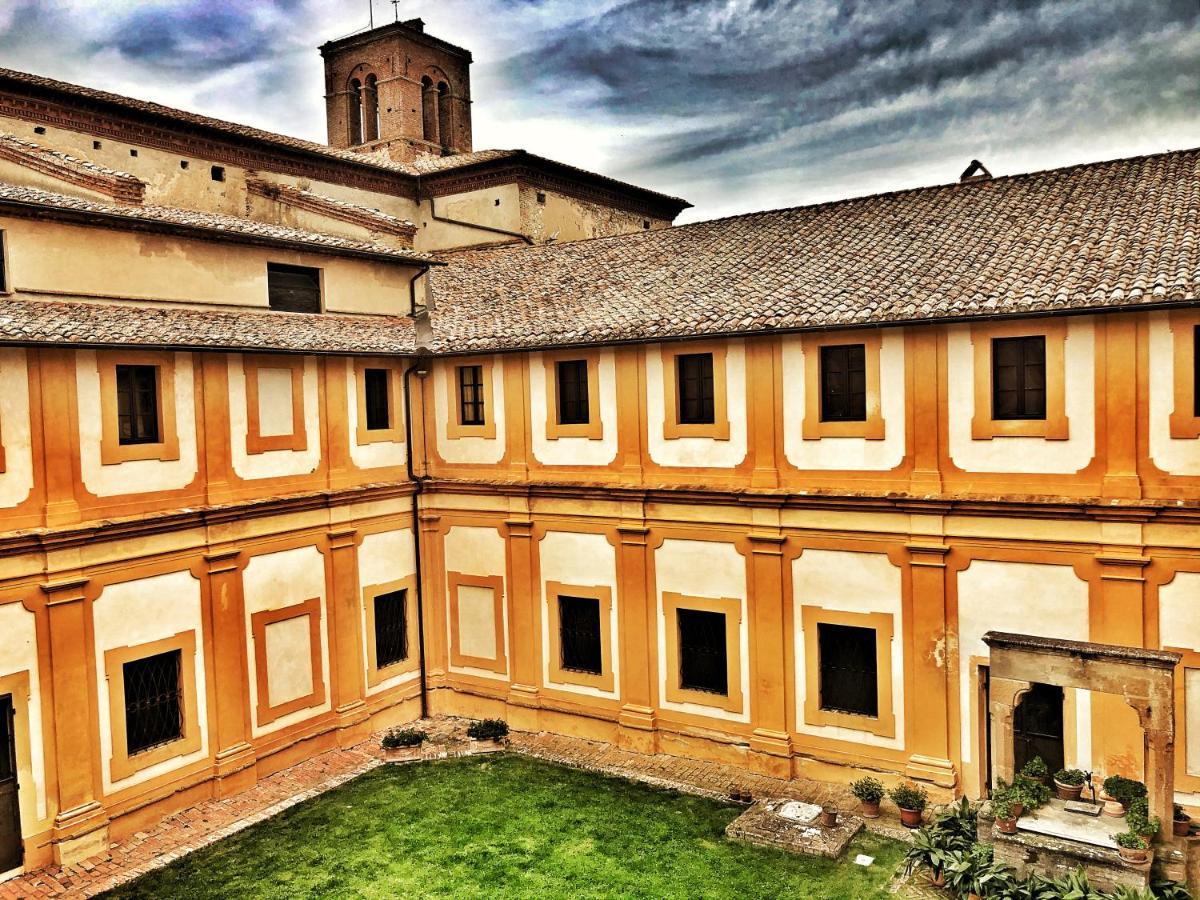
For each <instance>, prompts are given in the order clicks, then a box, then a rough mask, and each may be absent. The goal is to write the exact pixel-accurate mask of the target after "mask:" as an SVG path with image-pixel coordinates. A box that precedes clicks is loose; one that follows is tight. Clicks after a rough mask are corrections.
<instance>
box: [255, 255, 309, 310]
mask: <svg viewBox="0 0 1200 900" xmlns="http://www.w3.org/2000/svg"><path fill="white" fill-rule="evenodd" d="M267 302H268V303H269V304H270V305H271V309H278V310H282V311H284V312H303V313H319V312H320V311H321V270H320V269H311V268H309V267H308V266H285V265H283V264H282V263H267Z"/></svg>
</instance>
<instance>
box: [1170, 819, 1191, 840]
mask: <svg viewBox="0 0 1200 900" xmlns="http://www.w3.org/2000/svg"><path fill="white" fill-rule="evenodd" d="M1191 830H1192V820H1191V819H1176V820H1175V821H1174V822H1172V823H1171V831H1172V832H1173V833H1174V835H1175V837H1187V836H1188V833H1189V832H1190V831H1191Z"/></svg>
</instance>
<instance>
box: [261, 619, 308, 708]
mask: <svg viewBox="0 0 1200 900" xmlns="http://www.w3.org/2000/svg"><path fill="white" fill-rule="evenodd" d="M310 634H311V629H310V627H309V622H308V617H307V616H297V617H296V618H294V619H284V620H283V621H282V622H272V623H271V624H270V625H268V626H267V627H266V628H264V629H263V641H264V642H265V643H266V645H267V647H266V658H267V702H268V703H270V704H271V705H272V706H279V705H280V704H283V703H288V702H290V701H292V700H295V699H296V698H298V697H307V696H308V695H309V694H311V693H312V689H313V674H314V673H313V670H312V644H311V641H310Z"/></svg>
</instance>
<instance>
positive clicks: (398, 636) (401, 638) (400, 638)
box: [375, 590, 408, 669]
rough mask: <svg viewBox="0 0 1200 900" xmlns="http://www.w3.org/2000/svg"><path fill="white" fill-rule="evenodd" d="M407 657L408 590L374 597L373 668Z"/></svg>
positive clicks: (383, 666) (382, 666)
mask: <svg viewBox="0 0 1200 900" xmlns="http://www.w3.org/2000/svg"><path fill="white" fill-rule="evenodd" d="M405 659H408V591H407V590H399V591H391V592H389V593H386V594H378V595H377V596H376V597H375V668H377V669H382V668H385V667H386V666H390V665H392V664H393V663H398V662H401V661H402V660H405Z"/></svg>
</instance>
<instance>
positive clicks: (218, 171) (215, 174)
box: [209, 166, 225, 181]
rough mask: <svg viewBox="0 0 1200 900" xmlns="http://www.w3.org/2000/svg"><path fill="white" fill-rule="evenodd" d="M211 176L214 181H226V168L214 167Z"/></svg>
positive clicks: (210, 172)
mask: <svg viewBox="0 0 1200 900" xmlns="http://www.w3.org/2000/svg"><path fill="white" fill-rule="evenodd" d="M209 174H210V175H211V176H212V180H213V181H224V180H225V167H224V166H213V167H212V169H211V170H210V171H209Z"/></svg>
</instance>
